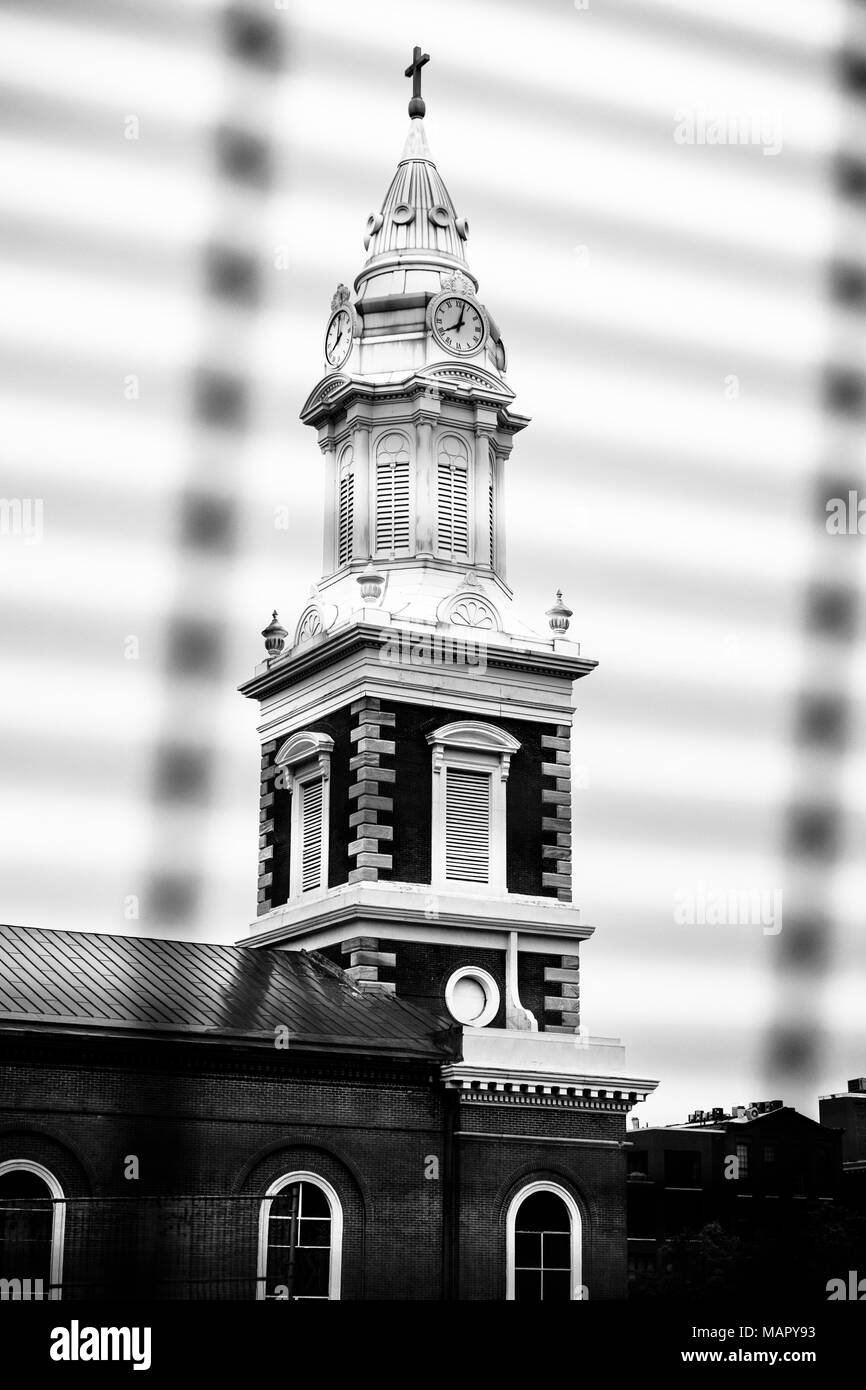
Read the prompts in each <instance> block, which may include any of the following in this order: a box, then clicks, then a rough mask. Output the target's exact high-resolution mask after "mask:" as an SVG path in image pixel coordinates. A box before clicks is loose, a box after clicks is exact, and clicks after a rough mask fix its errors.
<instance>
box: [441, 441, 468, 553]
mask: <svg viewBox="0 0 866 1390" xmlns="http://www.w3.org/2000/svg"><path fill="white" fill-rule="evenodd" d="M437 464H438V467H437V509H436V518H437V526H438V535H439V549H440V550H441V551H444V552H445V553H446V554H448V555H452V556H454V558H455V559H460V560H465V559H468V557H469V450H468V449H467V447H466V445H465V444H464V442H463V440H462V439H460V438H458V436H457V435H455V434H448V435H445V436H444V438H442V439H441V440H440V441H439V451H438V456H437Z"/></svg>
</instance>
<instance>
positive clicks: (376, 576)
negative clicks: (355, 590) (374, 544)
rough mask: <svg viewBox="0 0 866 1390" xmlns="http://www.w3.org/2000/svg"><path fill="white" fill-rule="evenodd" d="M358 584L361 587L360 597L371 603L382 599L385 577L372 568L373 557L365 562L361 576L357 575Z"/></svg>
mask: <svg viewBox="0 0 866 1390" xmlns="http://www.w3.org/2000/svg"><path fill="white" fill-rule="evenodd" d="M358 583H359V584H360V586H361V597H362V598H364V599H369V600H370V602H371V603H376V602H378V600H379V599H380V598H381V597H382V591H383V589H384V588H385V576H384V574H380V573H379V571H378V570H376V569H374V568H373V557H372V556H371V557H370V559H369V560H368V561H367V568H366V569H365V570H364V573H363V574H359V575H358Z"/></svg>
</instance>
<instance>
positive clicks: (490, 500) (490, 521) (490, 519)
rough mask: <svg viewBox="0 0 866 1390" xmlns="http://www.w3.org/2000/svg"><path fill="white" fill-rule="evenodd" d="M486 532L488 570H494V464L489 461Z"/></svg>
mask: <svg viewBox="0 0 866 1390" xmlns="http://www.w3.org/2000/svg"><path fill="white" fill-rule="evenodd" d="M487 531H488V544H489V549H490V568H491V569H495V568H496V564H497V561H498V558H499V557H498V555H497V553H496V464H495V463H494V461H493V459H492V458H491V459H490V473H489V475H488V478H487Z"/></svg>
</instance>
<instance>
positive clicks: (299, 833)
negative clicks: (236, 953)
mask: <svg viewBox="0 0 866 1390" xmlns="http://www.w3.org/2000/svg"><path fill="white" fill-rule="evenodd" d="M333 751H334V740H333V739H332V738H331V737H330V735H329V734H322V733H318V732H316V731H315V730H309V729H303V730H301V731H300V732H299V733H296V734H292V736H291V738H290V739H287V741H286V742H285V743H284V744H283V746H282V748H280V749H279V750H278V752H277V757H276V769H277V773H276V777H275V778H274V787H275V788H276V789H277V790H279V791H282V790H287V791H290V792H291V794H292V809H291V819H290V832H289V837H290V838H289V844H290V850H289V897H290V898H297V897H298V896H299V895H300V894H301V893H309V892H312V891H313V890H315V889H322V888H326V887H327V885H328V848H329V839H330V836H329V822H330V814H331V796H330V787H331V780H330V773H331V754H332V752H333Z"/></svg>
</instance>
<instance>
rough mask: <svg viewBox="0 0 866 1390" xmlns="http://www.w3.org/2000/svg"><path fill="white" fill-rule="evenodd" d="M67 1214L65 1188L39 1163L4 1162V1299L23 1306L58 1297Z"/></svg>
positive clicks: (0, 1257)
mask: <svg viewBox="0 0 866 1390" xmlns="http://www.w3.org/2000/svg"><path fill="white" fill-rule="evenodd" d="M65 1216H66V1202H65V1200H64V1196H63V1189H62V1188H61V1186H60V1183H59V1182H58V1181H57V1179H56V1178H55V1177H54V1174H53V1173H50V1172H49V1171H48V1169H47V1168H43V1167H42V1164H41V1163H32V1162H30V1161H29V1160H28V1159H20V1160H17V1159H10V1160H7V1161H6V1162H4V1163H0V1280H3V1281H4V1282H3V1285H2V1288H3V1293H2V1297H4V1298H9V1299H14V1300H20V1301H22V1302H32V1301H38V1300H41V1299H48V1298H50V1299H58V1298H60V1295H61V1280H62V1277H63V1231H64V1225H65Z"/></svg>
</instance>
